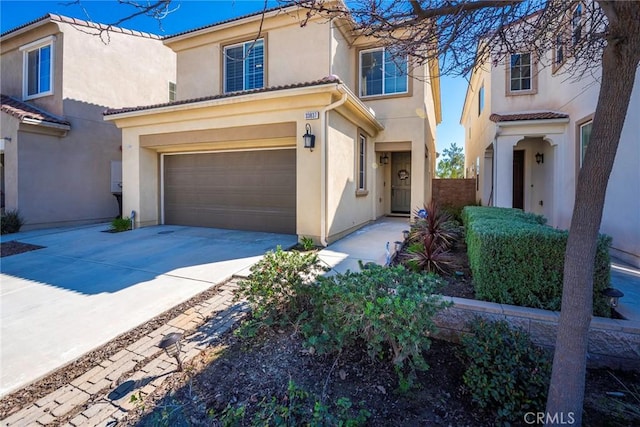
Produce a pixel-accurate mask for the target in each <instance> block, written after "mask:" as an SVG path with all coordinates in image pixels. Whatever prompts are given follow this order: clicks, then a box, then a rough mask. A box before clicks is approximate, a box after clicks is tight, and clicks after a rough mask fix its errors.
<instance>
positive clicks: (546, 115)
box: [489, 111, 569, 123]
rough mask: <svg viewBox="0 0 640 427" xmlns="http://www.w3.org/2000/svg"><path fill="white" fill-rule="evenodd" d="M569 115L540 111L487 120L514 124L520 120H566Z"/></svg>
mask: <svg viewBox="0 0 640 427" xmlns="http://www.w3.org/2000/svg"><path fill="white" fill-rule="evenodd" d="M568 118H569V115H568V114H565V113H556V112H554V111H542V112H535V113H517V114H495V113H494V114H492V115H490V116H489V120H491V121H492V122H496V123H498V122H516V121H520V120H549V119H568Z"/></svg>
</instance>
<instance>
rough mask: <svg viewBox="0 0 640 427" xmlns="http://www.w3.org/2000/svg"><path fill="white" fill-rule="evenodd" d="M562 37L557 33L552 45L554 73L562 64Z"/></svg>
mask: <svg viewBox="0 0 640 427" xmlns="http://www.w3.org/2000/svg"><path fill="white" fill-rule="evenodd" d="M564 54H565V52H564V35H563V34H562V33H558V34H557V35H556V40H555V43H554V45H553V67H552V68H553V71H554V72H555V71H556V70H557V69H558V68H560V66H562V64H564V59H565V58H564Z"/></svg>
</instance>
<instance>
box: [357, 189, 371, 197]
mask: <svg viewBox="0 0 640 427" xmlns="http://www.w3.org/2000/svg"><path fill="white" fill-rule="evenodd" d="M368 195H369V190H356V197H366V196H368Z"/></svg>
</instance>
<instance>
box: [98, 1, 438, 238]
mask: <svg viewBox="0 0 640 427" xmlns="http://www.w3.org/2000/svg"><path fill="white" fill-rule="evenodd" d="M305 18H306V10H304V9H299V8H298V7H295V6H292V7H288V8H284V9H274V10H269V11H266V12H265V13H264V14H262V13H257V14H253V15H249V16H244V17H239V18H236V19H231V20H228V21H225V22H220V23H217V24H213V25H210V26H206V27H203V28H198V29H195V30H192V31H187V32H185V33H181V34H177V35H174V36H170V37H167V38H165V39H164V43H165V44H166V46H168V47H170V48H171V49H173V50H174V51H175V52H176V54H177V101H175V102H171V103H166V104H160V105H151V106H138V107H131V108H123V109H112V110H109V111H107V112H106V114H105V119H106V120H108V121H113V122H115V123H116V124H117V125H118V127H120V128H122V130H123V143H122V144H123V150H124V151H123V180H124V206H125V211H127V212H128V211H130V210H133V211H135V212H136V222H137V223H138V225H141V226H145V225H151V224H158V223H164V224H182V225H193V226H209V227H223V228H237V229H248V230H258V231H271V232H282V233H290V234H297V235H298V236H306V237H311V238H313V239H314V240H315V241H316V242H317V243H321V244H324V245H326V244H328V243H330V242H331V241H335V240H336V239H338V238H340V237H341V236H344V235H346V234H348V233H350V232H352V231H354V230H355V229H357V228H358V227H361V226H362V225H364V224H366V223H368V222H369V221H372V220H374V219H376V218H378V217H380V216H382V215H385V214H394V213H397V214H402V215H406V214H409V213H410V212H411V211H412V210H414V209H416V208H419V207H421V206H422V205H423V204H424V203H425V201H428V200H430V196H431V194H430V192H431V177H432V175H433V171H434V166H435V145H434V141H435V126H436V123H437V122H438V121H439V120H440V114H441V113H440V98H439V86H438V79H437V63H432V64H429V65H427V66H417V67H414V66H412V65H411V62H410V61H409V60H408V59H404V60H402V59H401V60H394V59H392V58H391V55H390V54H389V52H388V51H385V49H384V48H382V47H379V46H378V45H375V44H373V43H372V41H371V40H368V39H367V38H366V37H358V35H357V34H355V33H354V31H353V27H352V23H351V22H350V21H349V20H347V19H342V18H341V19H328V18H327V17H326V16H315V17H312V18H311V19H309V21H308V22H307V23H306V25H305V26H304V27H301V25H300V23H301V22H302V21H303V20H305ZM304 135H307V136H310V135H312V136H313V139H314V146H313V148H306V147H305V139H310V138H309V137H307V138H305V137H304Z"/></svg>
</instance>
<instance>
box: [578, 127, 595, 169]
mask: <svg viewBox="0 0 640 427" xmlns="http://www.w3.org/2000/svg"><path fill="white" fill-rule="evenodd" d="M587 126H591V127H592V126H593V120H588V121H586V122H583V123H580V124H579V125H578V152H579V155H580V167H581V168H582V164H583V163H584V153H585V150H586V146H585V145H584V144H583V140H582V131H583V129H584V128H585V127H587ZM591 130H592V128H591V129H589V140H591ZM588 145H589V141H587V146H588Z"/></svg>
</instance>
